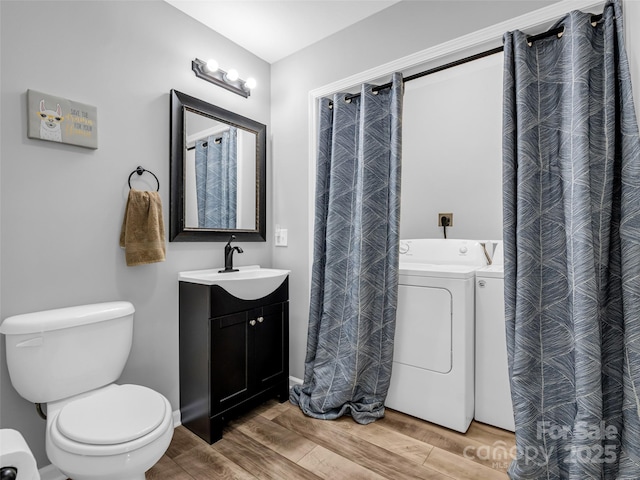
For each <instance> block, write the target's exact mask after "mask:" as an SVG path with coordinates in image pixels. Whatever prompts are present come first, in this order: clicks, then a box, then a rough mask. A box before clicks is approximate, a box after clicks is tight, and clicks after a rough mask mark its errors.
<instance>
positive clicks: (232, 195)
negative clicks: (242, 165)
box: [196, 127, 238, 228]
mask: <svg viewBox="0 0 640 480" xmlns="http://www.w3.org/2000/svg"><path fill="white" fill-rule="evenodd" d="M237 135H238V134H237V129H236V128H235V127H229V130H227V131H225V132H223V133H221V134H218V135H212V136H210V137H207V138H205V139H201V140H198V141H197V142H196V190H197V197H198V227H200V228H236V210H237V175H238V168H237V167H238V160H237Z"/></svg>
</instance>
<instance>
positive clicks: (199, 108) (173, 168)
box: [169, 90, 267, 242]
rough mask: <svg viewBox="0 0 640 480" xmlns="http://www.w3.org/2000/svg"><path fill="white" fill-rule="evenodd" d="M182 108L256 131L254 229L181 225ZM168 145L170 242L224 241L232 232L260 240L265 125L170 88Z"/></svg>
mask: <svg viewBox="0 0 640 480" xmlns="http://www.w3.org/2000/svg"><path fill="white" fill-rule="evenodd" d="M185 109H188V110H189V111H193V112H196V113H199V114H201V115H203V116H206V117H209V118H212V119H214V120H217V121H220V122H223V123H227V124H229V125H232V126H235V127H238V128H241V129H243V130H247V131H250V132H252V133H255V134H256V229H255V230H245V229H210V228H185V138H186V136H185V118H184V115H185ZM170 138H171V145H170V152H171V158H170V178H171V185H170V191H169V208H170V209H169V241H170V242H220V241H225V242H226V241H228V240H229V237H230V236H231V235H232V234H233V235H235V236H236V239H237V240H239V241H243V242H264V241H266V238H267V237H266V235H267V231H266V230H267V229H266V225H267V205H266V199H267V195H266V183H267V182H266V172H267V168H266V164H267V153H266V152H267V148H266V138H267V126H266V125H264V124H262V123H259V122H256V121H254V120H251V119H249V118H246V117H243V116H242V115H238V114H237V113H233V112H230V111H228V110H225V109H223V108H220V107H217V106H215V105H212V104H210V103H207V102H204V101H202V100H200V99H198V98H195V97H191V96H189V95H186V94H184V93H181V92H178V91H176V90H171V136H170Z"/></svg>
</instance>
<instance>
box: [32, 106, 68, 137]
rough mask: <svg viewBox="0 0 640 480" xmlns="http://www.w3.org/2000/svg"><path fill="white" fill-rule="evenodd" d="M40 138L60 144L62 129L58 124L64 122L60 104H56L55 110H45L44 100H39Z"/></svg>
mask: <svg viewBox="0 0 640 480" xmlns="http://www.w3.org/2000/svg"><path fill="white" fill-rule="evenodd" d="M38 116H39V117H40V138H41V139H42V140H51V141H53V142H62V129H61V128H60V123H61V122H62V121H63V120H64V117H63V116H62V109H61V108H60V104H57V106H56V110H55V111H53V110H47V109H46V108H45V104H44V99H42V100H40V110H39V111H38Z"/></svg>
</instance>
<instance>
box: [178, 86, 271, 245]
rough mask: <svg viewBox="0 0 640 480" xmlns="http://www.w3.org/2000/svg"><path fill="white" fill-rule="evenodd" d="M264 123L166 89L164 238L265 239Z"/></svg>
mask: <svg viewBox="0 0 640 480" xmlns="http://www.w3.org/2000/svg"><path fill="white" fill-rule="evenodd" d="M266 136H267V127H266V125H263V124H262V123H258V122H256V121H254V120H251V119H249V118H246V117H243V116H241V115H238V114H236V113H233V112H230V111H228V110H225V109H223V108H220V107H217V106H215V105H212V104H210V103H206V102H204V101H202V100H200V99H198V98H195V97H191V96H189V95H186V94H184V93H181V92H178V91H176V90H171V161H170V169H171V172H170V173H171V186H170V198H169V203H170V210H169V241H171V242H181V241H184V242H207V241H225V242H226V241H228V240H229V236H230V234H234V235H235V236H236V238H237V240H240V241H245V242H246V241H255V242H264V241H265V240H266V211H267V209H266V160H267V158H266Z"/></svg>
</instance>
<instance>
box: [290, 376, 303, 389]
mask: <svg viewBox="0 0 640 480" xmlns="http://www.w3.org/2000/svg"><path fill="white" fill-rule="evenodd" d="M302 383H303V382H302V380H301V379H300V378H296V377H292V376H289V389H291V388H292V387H293V386H294V385H302Z"/></svg>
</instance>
